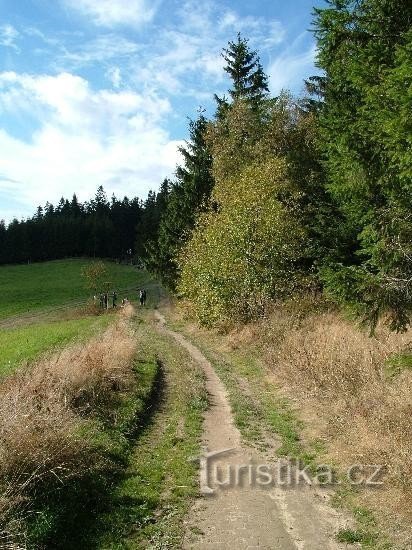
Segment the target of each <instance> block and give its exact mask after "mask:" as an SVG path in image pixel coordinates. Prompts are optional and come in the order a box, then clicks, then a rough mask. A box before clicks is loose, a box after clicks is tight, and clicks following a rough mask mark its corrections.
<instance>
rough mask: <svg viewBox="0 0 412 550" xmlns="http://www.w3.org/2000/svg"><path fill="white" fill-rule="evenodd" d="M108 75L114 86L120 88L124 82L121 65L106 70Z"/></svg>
mask: <svg viewBox="0 0 412 550" xmlns="http://www.w3.org/2000/svg"><path fill="white" fill-rule="evenodd" d="M106 76H107V78H108V79H109V80H110V82H111V83H112V85H113V88H116V89H117V88H120V85H121V83H122V72H121V70H120V67H110V69H109V70H108V71H107V72H106Z"/></svg>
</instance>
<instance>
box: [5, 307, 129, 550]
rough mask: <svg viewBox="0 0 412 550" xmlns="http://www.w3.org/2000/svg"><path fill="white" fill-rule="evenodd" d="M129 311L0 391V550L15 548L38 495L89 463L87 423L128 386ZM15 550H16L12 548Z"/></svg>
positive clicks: (9, 380)
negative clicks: (87, 340)
mask: <svg viewBox="0 0 412 550" xmlns="http://www.w3.org/2000/svg"><path fill="white" fill-rule="evenodd" d="M130 315H132V309H131V307H129V308H126V309H125V310H122V313H121V315H119V316H118V317H117V318H116V321H115V322H114V323H113V324H112V325H111V326H110V327H109V328H108V329H107V330H106V331H105V332H104V333H103V334H102V335H100V336H98V337H95V338H93V339H92V340H90V341H89V342H88V343H87V344H84V345H80V344H78V345H72V346H70V347H68V348H66V349H64V350H63V351H62V352H60V353H58V354H55V355H52V356H50V357H48V358H44V359H42V360H41V361H39V362H38V363H36V364H34V365H32V366H31V367H30V368H27V369H22V370H20V371H17V372H16V373H15V374H13V375H11V376H9V377H8V378H6V379H5V380H4V381H2V384H1V386H0V547H2V548H3V547H5V548H6V547H13V544H14V542H13V541H15V540H16V538H17V539H20V536H19V532H20V529H21V525H20V524H19V518H21V517H23V516H24V514H26V513H28V512H29V511H30V500H31V498H32V496H33V495H34V494H35V493H36V491H37V490H38V488H39V487H43V488H44V486H45V485H47V484H48V483H53V482H58V483H61V482H63V481H64V480H67V479H68V478H70V477H73V476H78V475H81V474H82V473H84V472H85V471H87V470H88V469H89V468H90V467H96V464H94V463H93V444H92V441H91V440H92V434H89V436H88V435H87V434H88V431H87V429H86V426H87V419H88V417H90V416H91V415H93V414H95V413H96V411H98V409H99V407H100V406H102V405H107V404H108V403H109V402H110V400H111V399H113V395H114V394H115V392H114V391H113V390H116V391H122V390H123V389H127V387H128V386H129V385H130V384H131V382H132V380H131V379H132V374H131V369H130V364H131V362H132V359H133V356H134V353H135V348H136V343H135V339H134V338H133V333H132V331H131V329H130V327H129V324H128V322H127V318H128V317H129V316H130ZM15 547H17V546H15Z"/></svg>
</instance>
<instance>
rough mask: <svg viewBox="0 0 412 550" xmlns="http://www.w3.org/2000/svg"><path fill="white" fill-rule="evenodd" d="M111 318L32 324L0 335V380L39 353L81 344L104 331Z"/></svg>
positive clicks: (5, 331) (102, 317)
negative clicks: (76, 343)
mask: <svg viewBox="0 0 412 550" xmlns="http://www.w3.org/2000/svg"><path fill="white" fill-rule="evenodd" d="M111 320H112V319H111V317H110V316H106V315H104V316H103V315H102V316H99V317H95V316H88V317H84V318H80V319H70V320H65V321H56V322H52V323H40V324H34V325H33V324H31V325H28V326H23V327H18V328H15V329H6V330H2V331H1V332H0V349H1V356H0V377H1V376H4V375H7V374H9V373H11V372H12V371H13V370H14V369H15V368H16V367H18V366H19V365H20V364H22V363H24V362H26V361H32V360H34V359H36V358H37V357H38V356H39V355H40V354H41V353H43V352H45V351H51V350H54V349H57V348H61V347H63V346H65V345H66V344H69V343H70V342H72V341H73V340H78V341H84V340H86V339H87V338H90V337H91V336H92V335H93V334H95V333H97V332H99V331H100V330H102V329H103V328H105V327H106V326H107V325H108V324H109V323H110V321H111Z"/></svg>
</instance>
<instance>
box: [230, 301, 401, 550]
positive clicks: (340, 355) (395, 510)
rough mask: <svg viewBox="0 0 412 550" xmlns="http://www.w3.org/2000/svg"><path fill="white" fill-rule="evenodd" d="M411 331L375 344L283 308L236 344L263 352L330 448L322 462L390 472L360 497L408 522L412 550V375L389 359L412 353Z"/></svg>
mask: <svg viewBox="0 0 412 550" xmlns="http://www.w3.org/2000/svg"><path fill="white" fill-rule="evenodd" d="M410 332H411V331H409V332H408V333H406V334H394V333H390V332H389V331H388V330H387V329H386V328H385V327H384V326H381V327H379V328H378V330H377V332H376V336H375V337H369V335H368V334H367V333H365V332H363V331H362V330H360V329H359V328H358V327H356V326H355V325H354V324H353V323H351V322H349V321H347V320H345V319H344V318H342V317H341V316H340V315H339V314H337V313H328V312H319V311H318V312H317V313H314V314H309V315H307V316H305V317H303V318H302V316H300V315H296V311H293V310H291V309H290V308H287V307H279V308H276V309H274V311H273V312H272V313H271V315H270V316H269V317H268V319H266V320H265V321H264V322H262V323H260V324H258V325H254V326H251V327H249V328H248V329H247V330H246V329H245V330H244V331H241V333H240V334H238V335H236V337H235V340H237V342H238V343H239V342H241V345H245V342H247V340H248V339H249V340H250V341H253V340H254V339H257V341H258V344H259V346H262V347H263V350H264V356H265V362H266V363H267V365H268V366H269V369H270V372H271V373H272V374H271V376H272V377H273V380H274V381H275V382H276V384H277V385H278V386H280V387H282V388H283V389H284V391H285V393H286V394H287V395H288V396H289V397H291V398H292V399H293V400H294V401H295V402H296V403H297V405H298V409H300V415H301V417H302V418H303V419H304V420H306V421H307V422H306V423H307V425H308V426H307V432H306V436H307V437H308V438H311V439H313V438H317V439H321V440H323V441H325V442H326V447H327V449H328V451H327V455H326V456H325V457H322V458H325V459H328V460H331V459H332V460H333V461H334V462H335V463H336V464H338V465H339V466H340V467H342V470H343V469H344V468H346V467H348V466H349V465H350V464H356V463H360V464H383V465H385V466H386V469H387V474H386V476H385V479H384V483H385V484H384V487H383V488H382V489H380V490H378V491H373V490H372V491H371V490H365V491H364V492H363V494H362V495H361V497H360V498H361V500H362V501H365V502H366V504H367V505H368V506H370V507H371V508H373V509H375V510H377V511H378V515H379V516H380V517H381V518H382V519H384V518H386V519H388V518H390V520H391V521H390V523H392V525H393V524H395V523H396V522H397V520H398V519H399V518H402V519H403V523H404V529H403V530H401V531H402V533H400V532H398V533H397V536H398V537H399V540H400V538H402V537H403V538H402V542H401V546H400V547H401V548H404V547H405V548H410V547H412V532H411V531H410V530H409V527H410V524H411V520H412V422H411V420H412V372H411V371H410V370H404V371H403V372H401V373H400V374H398V375H397V376H395V377H389V376H388V372H387V359H388V358H389V357H391V356H392V355H393V354H397V353H402V352H405V351H406V350H410V345H411V341H412V335H411V333H410ZM232 338H233V337H232ZM405 544H406V546H402V545H405ZM409 545H410V546H409Z"/></svg>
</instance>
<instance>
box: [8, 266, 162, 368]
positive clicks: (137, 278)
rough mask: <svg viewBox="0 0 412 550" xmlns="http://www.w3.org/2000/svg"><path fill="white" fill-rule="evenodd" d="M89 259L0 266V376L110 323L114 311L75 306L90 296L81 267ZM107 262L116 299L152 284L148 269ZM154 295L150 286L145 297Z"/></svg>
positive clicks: (151, 299)
mask: <svg viewBox="0 0 412 550" xmlns="http://www.w3.org/2000/svg"><path fill="white" fill-rule="evenodd" d="M92 261H93V260H88V259H71V260H57V261H51V262H44V263H35V264H27V265H7V266H2V267H0V288H1V290H2V300H1V301H0V327H1V325H2V327H1V328H0V350H1V355H0V377H1V376H4V375H7V374H10V373H11V372H12V371H13V370H14V369H15V368H16V367H18V366H19V365H21V364H24V363H26V362H31V361H33V360H35V359H37V358H38V357H39V356H40V355H41V354H43V353H45V352H49V351H54V350H56V349H60V348H63V347H64V346H66V345H68V344H69V343H71V342H74V341H86V340H87V339H88V338H91V337H92V336H94V335H95V334H97V333H99V332H101V331H102V330H104V329H105V328H106V327H107V326H108V325H109V324H110V322H111V321H112V316H107V315H104V316H96V315H91V314H90V312H88V311H87V309H84V310H83V309H79V305H81V304H84V303H85V302H86V300H87V298H88V297H90V291H89V290H88V289H87V288H86V286H85V280H84V278H83V277H82V276H81V272H82V269H83V268H84V267H85V266H87V265H88V264H90V263H91V262H92ZM105 264H106V266H107V270H108V280H109V281H111V282H112V283H113V288H115V289H116V290H117V292H118V295H119V296H118V299H119V302H120V300H121V299H122V298H123V297H124V295H127V297H128V298H129V299H133V298H134V299H136V297H137V293H136V291H134V292H130V291H129V292H122V290H125V289H130V288H138V287H139V285H141V286H143V285H145V286H147V285H149V286H150V280H149V277H148V275H147V274H146V273H144V272H142V271H138V270H137V269H136V268H135V267H133V266H128V265H119V264H115V263H113V262H105ZM153 299H154V297H153V292H150V290H149V301H153Z"/></svg>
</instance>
